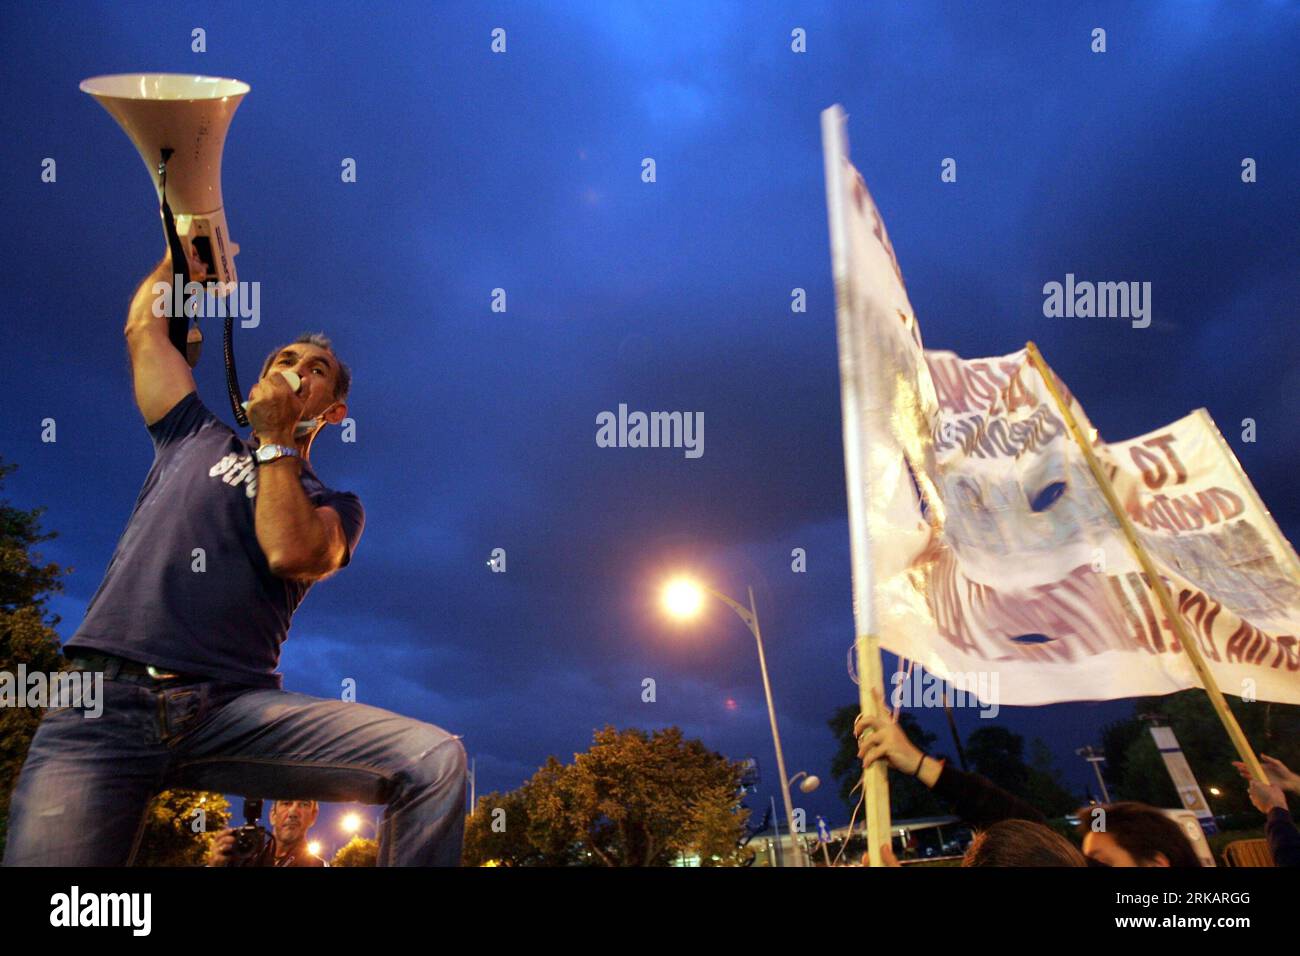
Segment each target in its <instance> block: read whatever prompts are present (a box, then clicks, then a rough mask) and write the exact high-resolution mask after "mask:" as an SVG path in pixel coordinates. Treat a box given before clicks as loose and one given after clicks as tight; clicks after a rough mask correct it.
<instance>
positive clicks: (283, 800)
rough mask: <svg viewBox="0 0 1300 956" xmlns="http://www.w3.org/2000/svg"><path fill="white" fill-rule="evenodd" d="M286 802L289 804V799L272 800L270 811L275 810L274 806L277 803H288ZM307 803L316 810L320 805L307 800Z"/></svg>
mask: <svg viewBox="0 0 1300 956" xmlns="http://www.w3.org/2000/svg"><path fill="white" fill-rule="evenodd" d="M288 802H289V798H288V797H284V798H282V799H280V800H272V801H271V809H272V810H274V809H275V805H276V804H277V803H288ZM298 802H299V803H301V802H302V801H301V800H299V801H298ZM307 802H308V803H310V804H311V805H312V806H313V807H315V808H316V809H317V810H319V809H320V804H319V803H317V802H316V801H315V800H308V801H307Z"/></svg>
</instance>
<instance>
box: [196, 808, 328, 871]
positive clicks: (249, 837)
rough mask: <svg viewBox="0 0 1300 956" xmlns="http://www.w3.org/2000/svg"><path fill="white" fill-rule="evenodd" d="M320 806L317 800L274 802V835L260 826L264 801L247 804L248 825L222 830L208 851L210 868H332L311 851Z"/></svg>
mask: <svg viewBox="0 0 1300 956" xmlns="http://www.w3.org/2000/svg"><path fill="white" fill-rule="evenodd" d="M319 812H320V806H319V805H318V804H317V803H316V801H315V800H273V801H272V802H271V833H267V832H266V828H265V827H263V826H260V825H259V824H258V820H259V819H260V818H261V816H262V801H261V800H245V801H244V819H245V821H246V822H245V824H244V825H243V826H242V827H235V828H228V829H225V830H222V831H221V832H220V833H219V834H217V837H216V839H215V840H213V841H212V847H211V849H209V850H208V862H207V865H208V866H329V864H328V863H326V862H325V861H324V860H322V859H321V858H320V857H318V856H316V855H315V854H314V853H312V852H311V850H309V849H308V846H307V844H308V840H307V834H308V832H309V831H310V830H311V828H312V825H313V824H315V822H316V815H317V814H318V813H319Z"/></svg>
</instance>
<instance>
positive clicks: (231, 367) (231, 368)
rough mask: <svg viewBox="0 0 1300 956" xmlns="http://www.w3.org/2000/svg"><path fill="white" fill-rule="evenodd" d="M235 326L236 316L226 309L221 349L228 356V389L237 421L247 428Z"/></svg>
mask: <svg viewBox="0 0 1300 956" xmlns="http://www.w3.org/2000/svg"><path fill="white" fill-rule="evenodd" d="M234 328H235V316H234V313H233V312H231V311H230V310H229V309H227V310H226V327H225V330H224V331H223V332H222V334H221V351H222V352H223V353H224V354H225V357H226V391H227V392H228V393H229V395H230V410H231V411H232V412H234V413H235V421H237V422H239V424H240V425H241V426H242V427H244V428H247V427H248V415H247V414H246V413H245V412H244V405H243V402H242V400H241V399H242V397H243V393H242V392H240V390H239V375H238V374H237V373H236V372H235V343H234V341H233V338H234V336H233V334H232V333H233V331H234Z"/></svg>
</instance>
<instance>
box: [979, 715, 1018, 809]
mask: <svg viewBox="0 0 1300 956" xmlns="http://www.w3.org/2000/svg"><path fill="white" fill-rule="evenodd" d="M966 757H967V759H969V760H970V765H971V767H972V769H974V771H975V772H976V773H978V774H981V775H982V776H985V777H988V778H989V779H990V780H992V781H993V782H994V783H996V784H997V785H998V786H999V787H1001V788H1002V789H1003V790H1007V791H1009V792H1011V793H1014V794H1016V795H1017V796H1024V795H1025V792H1026V790H1027V789H1028V787H1029V767H1028V766H1027V765H1026V764H1025V741H1024V738H1023V737H1021V736H1020V735H1019V734H1016V733H1012V732H1011V731H1009V730H1007V729H1006V728H1005V727H981V728H980V729H979V730H977V731H975V732H974V733H972V734H971V735H970V736H969V737H968V738H967V740H966Z"/></svg>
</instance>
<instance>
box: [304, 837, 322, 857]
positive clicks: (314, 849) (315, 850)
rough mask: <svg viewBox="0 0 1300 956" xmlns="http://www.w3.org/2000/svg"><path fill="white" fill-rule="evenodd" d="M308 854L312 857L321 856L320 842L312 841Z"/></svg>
mask: <svg viewBox="0 0 1300 956" xmlns="http://www.w3.org/2000/svg"><path fill="white" fill-rule="evenodd" d="M307 852H308V853H310V854H311V855H312V856H320V840H312V841H311V842H310V843H308V844H307Z"/></svg>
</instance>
